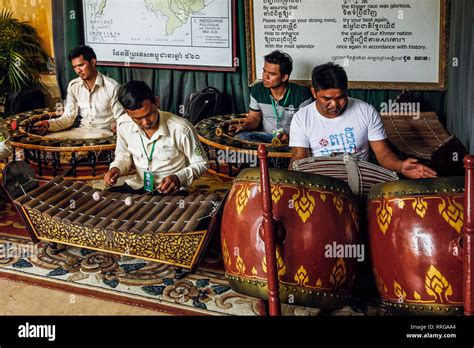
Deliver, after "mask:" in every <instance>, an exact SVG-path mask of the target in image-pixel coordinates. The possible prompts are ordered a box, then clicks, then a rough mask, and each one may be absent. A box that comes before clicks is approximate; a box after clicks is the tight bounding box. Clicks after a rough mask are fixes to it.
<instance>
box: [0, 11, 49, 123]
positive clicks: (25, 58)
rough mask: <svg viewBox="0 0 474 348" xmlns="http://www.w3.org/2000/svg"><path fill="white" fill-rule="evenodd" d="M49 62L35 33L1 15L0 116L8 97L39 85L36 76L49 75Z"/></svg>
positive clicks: (29, 26) (3, 12)
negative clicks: (45, 72) (43, 72)
mask: <svg viewBox="0 0 474 348" xmlns="http://www.w3.org/2000/svg"><path fill="white" fill-rule="evenodd" d="M48 66H51V59H50V57H49V56H48V54H47V53H46V51H45V50H44V48H43V42H42V40H41V38H40V36H39V35H38V32H37V31H36V29H35V28H34V27H32V26H31V25H30V24H28V23H27V22H21V21H19V20H18V19H16V18H14V17H13V14H12V12H11V11H10V10H7V9H3V10H2V11H1V12H0V115H1V114H2V111H3V112H4V111H5V103H6V100H7V99H8V97H9V96H12V95H14V94H17V93H20V92H21V91H22V90H24V89H25V88H30V87H32V86H38V85H39V72H41V71H48ZM2 106H3V110H2Z"/></svg>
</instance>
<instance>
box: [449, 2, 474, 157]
mask: <svg viewBox="0 0 474 348" xmlns="http://www.w3.org/2000/svg"><path fill="white" fill-rule="evenodd" d="M449 29H450V42H449V45H450V50H449V60H448V86H447V104H446V115H447V128H448V131H449V132H450V133H454V134H455V135H456V137H458V138H459V139H460V140H461V141H462V142H463V143H464V145H465V146H466V147H467V149H468V151H469V153H471V154H474V122H473V119H474V1H473V0H453V1H451V16H450V28H449Z"/></svg>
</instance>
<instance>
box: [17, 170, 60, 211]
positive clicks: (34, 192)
mask: <svg viewBox="0 0 474 348" xmlns="http://www.w3.org/2000/svg"><path fill="white" fill-rule="evenodd" d="M63 180H64V179H63V177H61V176H58V177H56V178H54V179H52V180H51V181H49V182H48V183H46V184H44V185H43V186H39V187H37V188H35V189H34V190H32V191H30V192H27V193H26V195H23V196H21V197H18V198H17V199H16V200H15V202H16V203H18V204H20V205H25V204H26V203H27V202H29V201H30V200H32V199H34V198H35V197H36V196H38V195H40V194H42V193H43V192H46V191H48V190H49V189H51V188H53V187H54V186H56V185H57V184H59V183H61V182H62V181H63Z"/></svg>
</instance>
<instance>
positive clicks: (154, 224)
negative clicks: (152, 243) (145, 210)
mask: <svg viewBox="0 0 474 348" xmlns="http://www.w3.org/2000/svg"><path fill="white" fill-rule="evenodd" d="M172 197H173V199H172V200H171V201H170V202H169V204H168V206H167V207H166V208H164V209H163V210H162V211H161V212H160V213H159V214H158V215H157V216H155V217H154V218H153V220H152V221H151V223H149V224H148V226H147V227H146V228H145V229H144V230H143V233H153V232H155V231H156V230H157V229H158V228H159V227H160V226H161V225H162V224H163V223H164V221H163V219H165V218H166V217H168V215H170V214H171V213H172V212H173V211H175V210H178V211H179V209H178V208H179V205H178V204H179V202H180V201H182V200H183V199H184V197H183V196H172Z"/></svg>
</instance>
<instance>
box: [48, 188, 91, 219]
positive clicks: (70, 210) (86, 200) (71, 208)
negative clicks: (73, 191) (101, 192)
mask: <svg viewBox="0 0 474 348" xmlns="http://www.w3.org/2000/svg"><path fill="white" fill-rule="evenodd" d="M95 191H97V189H91V190H89V191H88V192H87V193H85V194H84V195H83V196H81V197H80V198H79V199H78V200H77V201H76V202H75V203H74V205H68V206H66V207H65V208H64V209H63V210H62V211H60V212H59V213H57V214H56V215H54V216H53V220H55V221H62V220H65V221H68V222H69V219H66V218H68V217H69V216H70V215H72V214H74V213H75V212H76V211H77V210H80V209H83V207H84V205H88V204H92V202H91V201H92V194H93V193H94V192H95Z"/></svg>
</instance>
